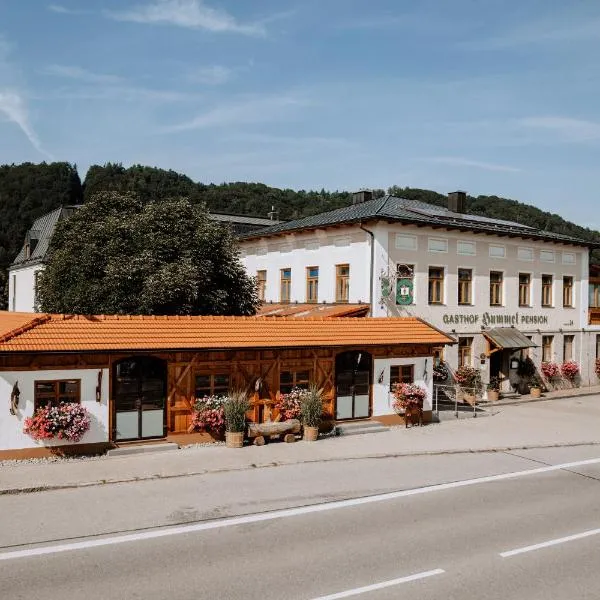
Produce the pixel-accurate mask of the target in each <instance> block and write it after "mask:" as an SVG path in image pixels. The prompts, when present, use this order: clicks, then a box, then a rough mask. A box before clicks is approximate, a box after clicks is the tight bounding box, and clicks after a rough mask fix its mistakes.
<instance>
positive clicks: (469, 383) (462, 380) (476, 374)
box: [454, 366, 481, 393]
mask: <svg viewBox="0 0 600 600" xmlns="http://www.w3.org/2000/svg"><path fill="white" fill-rule="evenodd" d="M454 377H455V379H456V382H457V383H458V384H459V385H460V386H461V387H464V388H470V389H472V390H473V391H474V392H475V393H477V392H479V391H480V390H481V372H480V371H479V369H476V368H475V367H467V366H462V367H458V369H457V370H456V373H455V375H454Z"/></svg>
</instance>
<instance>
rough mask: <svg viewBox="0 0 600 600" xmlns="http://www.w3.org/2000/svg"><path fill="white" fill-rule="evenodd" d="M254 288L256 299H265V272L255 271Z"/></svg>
mask: <svg viewBox="0 0 600 600" xmlns="http://www.w3.org/2000/svg"><path fill="white" fill-rule="evenodd" d="M256 289H257V290H258V299H259V300H263V301H264V299H265V292H266V289H267V272H266V271H256Z"/></svg>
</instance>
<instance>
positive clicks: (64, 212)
mask: <svg viewBox="0 0 600 600" xmlns="http://www.w3.org/2000/svg"><path fill="white" fill-rule="evenodd" d="M77 208H78V206H61V207H60V208H57V209H55V210H53V211H52V212H49V213H47V214H45V215H44V216H42V217H40V218H39V219H36V220H35V221H34V223H33V226H32V227H31V229H30V230H29V231H28V232H27V238H26V240H25V243H24V244H23V247H22V248H21V251H20V252H19V254H17V257H16V258H15V260H14V261H13V263H12V265H11V266H12V267H25V266H31V265H35V264H38V263H40V262H42V261H43V260H44V258H45V257H46V253H47V252H48V247H49V246H50V240H51V239H52V235H53V234H54V230H55V229H56V224H57V223H58V222H59V221H61V220H62V219H64V218H66V217H68V216H69V215H71V214H72V213H73V211H74V210H75V209H77ZM28 241H29V242H30V244H31V245H33V246H34V247H33V249H32V250H31V254H30V255H29V257H26V255H25V248H26V246H27V242H28ZM32 242H35V243H34V244H32Z"/></svg>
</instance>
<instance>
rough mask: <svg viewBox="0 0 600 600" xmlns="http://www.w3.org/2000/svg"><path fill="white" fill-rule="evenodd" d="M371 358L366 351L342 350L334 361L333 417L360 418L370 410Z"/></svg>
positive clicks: (364, 416)
mask: <svg viewBox="0 0 600 600" xmlns="http://www.w3.org/2000/svg"><path fill="white" fill-rule="evenodd" d="M372 366H373V359H372V357H371V355H370V354H369V353H367V352H343V353H342V354H338V356H337V357H336V361H335V389H336V408H335V418H336V419H337V420H343V419H361V418H366V417H369V416H370V412H371V410H370V409H371V401H370V400H371V374H372Z"/></svg>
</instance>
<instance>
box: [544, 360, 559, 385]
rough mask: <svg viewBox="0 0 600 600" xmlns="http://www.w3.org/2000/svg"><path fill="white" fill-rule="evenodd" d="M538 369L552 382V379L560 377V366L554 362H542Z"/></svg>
mask: <svg viewBox="0 0 600 600" xmlns="http://www.w3.org/2000/svg"><path fill="white" fill-rule="evenodd" d="M540 369H541V370H542V374H543V375H544V377H545V378H546V379H547V380H548V381H550V382H552V380H553V379H557V378H558V377H560V368H559V366H558V365H557V364H556V363H553V362H543V363H542V364H541V366H540Z"/></svg>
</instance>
